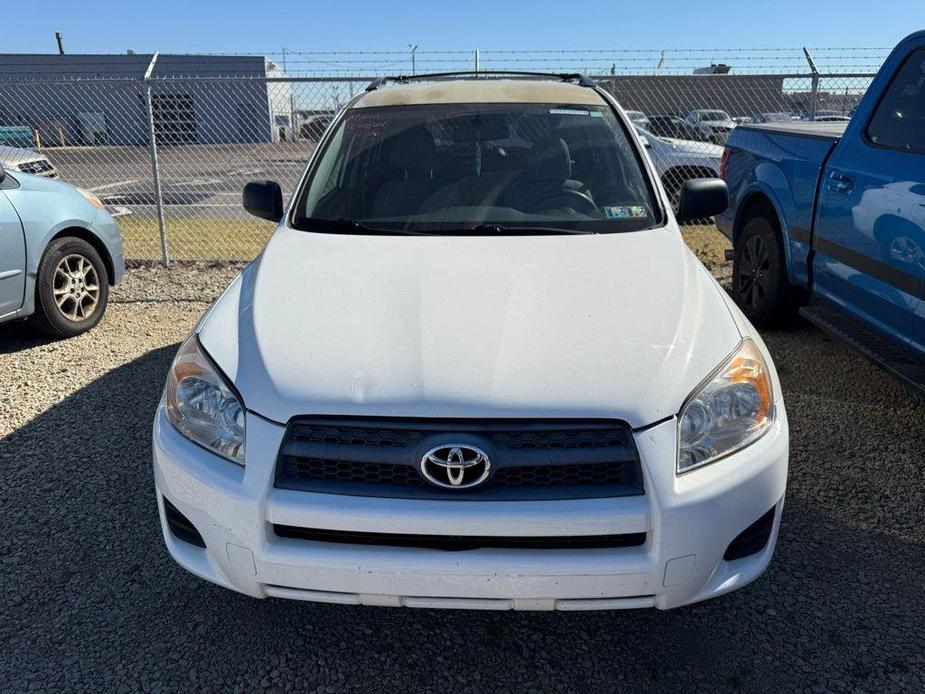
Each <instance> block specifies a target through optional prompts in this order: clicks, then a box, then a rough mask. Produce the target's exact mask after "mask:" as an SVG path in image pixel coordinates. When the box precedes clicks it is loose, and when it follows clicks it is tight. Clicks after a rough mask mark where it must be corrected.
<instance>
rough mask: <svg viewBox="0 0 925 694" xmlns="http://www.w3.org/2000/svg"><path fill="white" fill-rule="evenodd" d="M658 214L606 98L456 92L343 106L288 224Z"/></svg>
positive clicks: (636, 224) (638, 224)
mask: <svg viewBox="0 0 925 694" xmlns="http://www.w3.org/2000/svg"><path fill="white" fill-rule="evenodd" d="M658 217H659V212H658V207H657V206H656V204H655V202H654V197H653V193H652V189H651V186H650V184H649V182H648V177H647V176H646V174H645V173H644V170H643V168H642V164H641V162H640V160H639V158H638V156H637V154H636V151H635V149H634V148H633V147H632V146H631V144H630V142H629V139H628V136H627V133H626V131H625V130H624V129H623V127H622V126H621V125H620V123H619V122H618V120H617V118H616V116H615V115H614V113H613V111H612V110H611V109H610V108H609V107H608V106H607V105H606V104H601V105H600V106H588V105H582V106H571V105H568V104H527V103H514V104H500V103H484V104H470V103H455V104H426V105H414V106H383V107H375V108H362V107H359V108H354V109H349V110H348V111H347V112H346V113H345V114H344V116H343V118H342V119H341V120H340V121H339V123H338V124H337V126H336V128H335V130H334V131H333V132H332V133H331V135H330V138H329V139H328V141H327V145H326V148H325V151H324V152H323V153H322V154H321V156H320V157H319V158H318V159H317V162H316V164H315V166H314V168H313V170H312V171H311V173H310V176H309V180H308V183H307V184H306V185H305V186H304V187H303V189H302V191H301V193H300V197H299V199H298V201H297V204H296V206H295V212H294V218H293V224H294V225H295V226H296V228H300V229H312V230H325V229H318V227H319V226H325V225H324V224H320V223H323V222H335V223H338V224H340V225H341V226H344V223H345V222H350V223H352V225H353V229H354V230H357V229H362V230H363V231H364V232H370V231H381V232H387V231H396V232H397V231H399V230H402V231H409V232H419V233H441V232H446V233H485V232H486V231H489V230H490V231H494V232H495V233H503V232H505V231H514V230H516V229H518V228H522V229H525V230H527V229H531V228H533V229H538V228H542V229H543V230H544V231H545V232H546V233H552V232H554V231H555V230H563V231H568V230H572V231H586V232H599V233H606V232H618V231H633V230H638V229H645V228H649V227H652V226H653V225H655V223H656V222H657V221H658ZM327 226H329V227H332V225H327ZM332 228H333V227H332Z"/></svg>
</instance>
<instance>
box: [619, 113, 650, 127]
mask: <svg viewBox="0 0 925 694" xmlns="http://www.w3.org/2000/svg"><path fill="white" fill-rule="evenodd" d="M623 113H625V114H626V117H627V118H629V119H630V121H631V122H632V123H633V125H638V126H640V127H642V128H648V127H649V117H648V116H646V114H645V113H643V112H642V111H624V112H623Z"/></svg>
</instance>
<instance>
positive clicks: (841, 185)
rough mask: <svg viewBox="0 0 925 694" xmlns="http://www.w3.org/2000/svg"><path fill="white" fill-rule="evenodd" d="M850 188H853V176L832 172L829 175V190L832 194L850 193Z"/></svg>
mask: <svg viewBox="0 0 925 694" xmlns="http://www.w3.org/2000/svg"><path fill="white" fill-rule="evenodd" d="M852 188H854V176H849V175H848V174H846V173H842V172H841V171H833V172H832V173H830V174H829V190H830V191H832V192H833V193H850V192H851V190H852Z"/></svg>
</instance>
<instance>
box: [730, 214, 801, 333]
mask: <svg viewBox="0 0 925 694" xmlns="http://www.w3.org/2000/svg"><path fill="white" fill-rule="evenodd" d="M732 298H733V299H735V302H736V303H737V304H738V305H739V308H741V309H742V313H744V314H745V316H746V317H747V318H748V319H749V320H750V321H751V322H752V324H753V325H755V327H758V328H770V327H774V326H776V325H780V324H781V323H783V322H784V321H785V320H786V319H787V318H790V317H792V316H793V315H794V314H795V313H796V309H797V302H796V301H795V296H794V292H793V289H792V287H791V286H790V283H789V282H788V281H787V267H786V262H785V258H784V249H783V248H782V246H781V243H780V239H779V237H778V235H777V233H776V230H775V228H774V224H773V223H772V222H771V221H770V220H769V219H767V217H763V216H760V217H754V218H753V219H751V220H750V221H749V222H748V224H746V225H745V228H744V229H743V230H742V235H741V236H740V237H739V239H738V241H736V247H735V256H734V259H733V264H732Z"/></svg>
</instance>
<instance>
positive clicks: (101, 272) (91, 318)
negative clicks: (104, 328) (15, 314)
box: [32, 236, 109, 338]
mask: <svg viewBox="0 0 925 694" xmlns="http://www.w3.org/2000/svg"><path fill="white" fill-rule="evenodd" d="M108 302H109V281H108V277H107V275H106V266H105V265H104V264H103V260H102V258H100V255H99V253H97V252H96V249H95V248H93V246H91V245H90V244H89V243H87V242H86V241H84V240H83V239H78V238H74V237H71V236H65V237H62V238H60V239H55V240H54V241H52V242H51V243H49V244H48V248H46V249H45V253H44V255H42V260H41V262H40V263H39V271H38V276H37V278H36V286H35V314H34V315H33V316H32V321H33V323H34V324H35V327H36V328H37V329H38V330H40V331H41V332H43V333H45V334H46V335H49V336H51V337H56V338H63V337H74V336H75V335H80V334H81V333H85V332H87V331H88V330H89V329H90V328H92V327H93V326H95V325H96V324H97V323H99V322H100V319H101V318H102V317H103V313H104V312H105V311H106V304H107V303H108Z"/></svg>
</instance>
